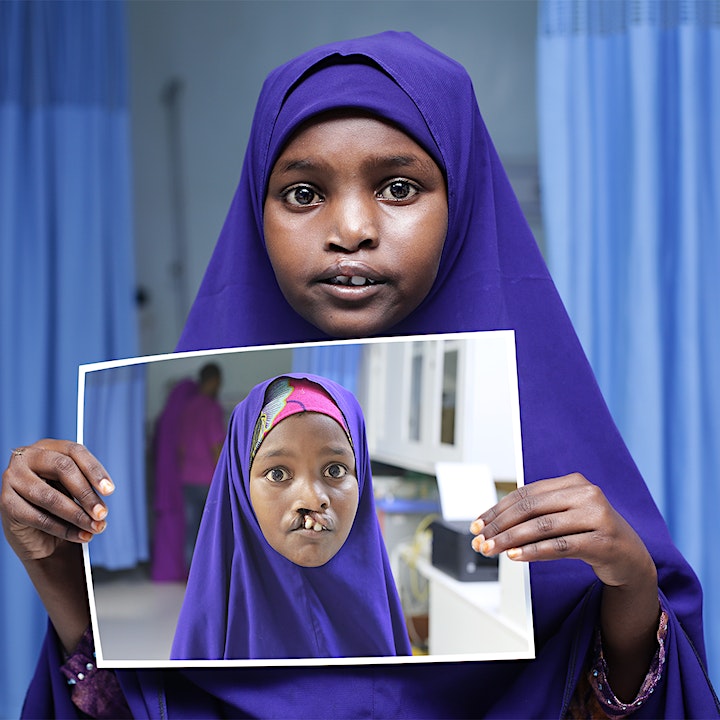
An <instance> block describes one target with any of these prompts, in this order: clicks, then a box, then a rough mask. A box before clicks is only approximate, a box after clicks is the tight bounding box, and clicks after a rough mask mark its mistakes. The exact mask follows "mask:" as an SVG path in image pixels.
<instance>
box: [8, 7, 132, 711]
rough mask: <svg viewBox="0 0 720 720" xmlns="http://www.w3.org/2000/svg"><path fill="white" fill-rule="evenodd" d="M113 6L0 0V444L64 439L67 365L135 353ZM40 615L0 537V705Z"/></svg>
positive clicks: (23, 674) (14, 698)
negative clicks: (48, 438)
mask: <svg viewBox="0 0 720 720" xmlns="http://www.w3.org/2000/svg"><path fill="white" fill-rule="evenodd" d="M125 42H126V39H125V8H124V5H123V4H121V3H118V2H72V1H70V2H34V1H31V0H28V1H26V2H16V1H15V0H3V2H0V454H2V455H3V457H4V459H5V458H7V457H9V454H10V449H11V448H12V447H15V446H18V445H25V444H29V443H32V442H34V441H35V440H38V439H40V438H41V437H45V436H55V437H64V438H70V439H73V438H74V437H75V430H76V427H75V415H76V392H77V366H78V364H80V363H83V362H92V361H96V360H104V359H108V358H112V357H117V356H127V355H134V354H136V327H135V322H136V320H135V310H134V298H133V294H134V277H133V275H134V269H133V257H132V243H131V216H130V165H129V137H128V130H129V121H128V102H127V77H126V73H127V67H126V65H127V59H126V47H125ZM45 627H46V619H45V615H44V614H43V612H42V609H41V606H40V603H39V601H38V600H37V599H36V597H35V593H34V591H33V589H32V587H31V585H30V583H29V582H28V581H27V579H26V576H25V573H24V571H23V569H22V567H21V565H20V563H19V562H18V561H17V560H16V558H15V557H14V555H13V554H12V552H11V551H10V550H9V548H8V547H7V546H6V544H5V543H4V542H2V543H0V678H2V680H0V717H16V716H17V715H18V713H19V709H20V703H21V700H22V697H23V695H24V692H25V688H26V687H27V684H28V680H29V676H30V673H31V672H32V669H33V668H34V664H35V659H36V657H37V652H38V650H39V644H40V641H41V638H42V635H43V633H44V631H45Z"/></svg>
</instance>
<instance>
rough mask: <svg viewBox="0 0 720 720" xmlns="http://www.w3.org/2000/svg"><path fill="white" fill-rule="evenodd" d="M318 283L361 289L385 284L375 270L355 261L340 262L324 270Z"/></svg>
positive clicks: (383, 278) (384, 279)
mask: <svg viewBox="0 0 720 720" xmlns="http://www.w3.org/2000/svg"><path fill="white" fill-rule="evenodd" d="M317 281H318V282H321V283H325V284H326V285H331V286H334V287H347V288H348V289H349V290H351V289H352V288H363V287H368V286H371V285H382V284H384V283H385V282H387V279H386V278H385V277H383V275H382V274H381V273H380V272H378V271H377V270H375V268H372V267H370V266H369V265H366V264H365V263H361V262H357V261H340V262H338V263H335V264H334V265H331V266H330V267H328V268H326V269H325V270H324V271H323V272H322V273H321V274H320V276H319V277H318V278H317Z"/></svg>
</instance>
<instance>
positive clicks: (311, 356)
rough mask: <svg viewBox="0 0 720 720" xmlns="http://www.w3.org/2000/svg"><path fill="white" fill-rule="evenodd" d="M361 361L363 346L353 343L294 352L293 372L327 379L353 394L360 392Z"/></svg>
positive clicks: (303, 348) (301, 348)
mask: <svg viewBox="0 0 720 720" xmlns="http://www.w3.org/2000/svg"><path fill="white" fill-rule="evenodd" d="M361 361H362V346H361V345H356V344H353V343H350V344H348V345H345V344H342V343H341V344H338V345H327V346H324V347H322V346H321V347H299V348H295V349H294V350H293V372H298V373H302V372H309V373H312V374H314V375H320V376H321V377H326V378H328V379H329V380H333V381H335V382H336V383H338V384H339V385H342V386H343V387H344V388H345V389H346V390H349V391H350V392H351V393H353V394H357V392H358V379H359V374H360V364H361Z"/></svg>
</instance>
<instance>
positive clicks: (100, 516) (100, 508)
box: [93, 503, 107, 520]
mask: <svg viewBox="0 0 720 720" xmlns="http://www.w3.org/2000/svg"><path fill="white" fill-rule="evenodd" d="M93 515H94V516H95V519H96V520H104V519H105V517H106V516H107V508H106V507H105V506H104V505H101V504H100V503H98V504H97V505H96V506H95V507H94V508H93Z"/></svg>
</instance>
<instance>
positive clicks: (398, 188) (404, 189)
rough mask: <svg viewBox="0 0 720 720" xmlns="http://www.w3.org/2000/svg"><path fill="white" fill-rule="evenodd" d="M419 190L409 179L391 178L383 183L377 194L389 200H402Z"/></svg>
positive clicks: (382, 198)
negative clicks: (385, 183)
mask: <svg viewBox="0 0 720 720" xmlns="http://www.w3.org/2000/svg"><path fill="white" fill-rule="evenodd" d="M419 192H420V188H419V187H418V186H417V185H416V184H415V183H412V182H410V181H409V180H402V179H399V180H392V181H391V182H389V183H388V184H387V185H385V186H384V187H383V188H382V189H381V190H380V191H379V192H378V194H377V196H378V197H379V198H380V199H381V200H390V201H391V202H403V201H405V200H410V198H412V197H415V195H417V194H418V193H419Z"/></svg>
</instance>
